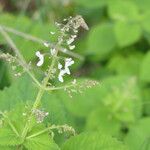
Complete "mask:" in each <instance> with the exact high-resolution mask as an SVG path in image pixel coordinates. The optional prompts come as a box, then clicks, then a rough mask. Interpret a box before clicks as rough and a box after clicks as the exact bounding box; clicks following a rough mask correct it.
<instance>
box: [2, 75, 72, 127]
mask: <svg viewBox="0 0 150 150" xmlns="http://www.w3.org/2000/svg"><path fill="white" fill-rule="evenodd" d="M37 93H38V89H37V88H36V87H35V85H34V84H33V83H32V80H31V79H30V77H28V76H27V75H24V76H22V77H20V78H19V79H16V80H15V82H14V83H12V85H11V86H10V87H8V88H5V89H4V90H3V91H0V110H2V111H4V110H11V109H14V108H15V106H16V107H18V106H19V104H26V103H29V104H30V103H31V102H33V101H34V100H35V98H36V94H37ZM41 105H42V107H44V108H45V110H46V111H47V112H49V116H48V119H47V121H48V122H51V123H53V124H64V123H68V124H71V125H72V123H73V119H72V117H71V115H70V114H69V113H68V111H67V109H66V107H65V105H64V104H63V103H62V101H61V99H59V98H58V97H57V96H56V93H55V92H52V93H45V95H43V97H42V104H41ZM18 108H19V107H18ZM18 108H16V110H18V111H19V109H18ZM20 108H22V107H20ZM21 111H23V109H22V110H21ZM22 113H23V112H22ZM22 113H20V114H22ZM15 114H18V113H14V115H15ZM20 117H21V116H20ZM15 119H16V118H15ZM15 119H14V120H15ZM19 128H21V126H20V127H19Z"/></svg>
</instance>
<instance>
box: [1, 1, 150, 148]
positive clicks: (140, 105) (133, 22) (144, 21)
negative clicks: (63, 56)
mask: <svg viewBox="0 0 150 150" xmlns="http://www.w3.org/2000/svg"><path fill="white" fill-rule="evenodd" d="M75 15H82V16H83V18H84V19H85V21H86V22H87V24H88V25H89V28H90V30H89V31H88V32H87V31H84V30H83V29H81V30H80V32H79V37H78V39H77V41H76V49H75V50H74V52H76V53H78V54H80V55H81V56H83V58H84V60H80V59H75V62H76V63H75V65H74V66H73V71H72V72H73V77H75V78H83V79H85V78H89V79H95V80H98V81H99V82H100V86H96V87H94V88H91V89H88V90H86V91H85V92H84V93H82V94H75V95H73V98H72V99H71V98H70V97H69V96H68V95H67V94H65V93H64V92H55V93H52V94H49V93H48V94H47V95H45V97H44V98H43V99H44V100H43V107H44V108H46V110H48V111H49V112H50V117H49V118H48V120H49V121H51V122H52V123H55V124H63V123H67V124H69V125H72V126H73V127H74V128H75V129H76V130H77V132H78V133H80V132H82V131H87V130H88V131H89V130H90V131H93V130H94V131H103V132H106V133H108V134H110V135H113V136H115V137H117V138H118V139H121V140H123V141H124V142H125V143H127V145H129V147H130V148H131V150H140V147H141V145H142V144H143V143H147V142H148V143H150V140H148V139H149V136H150V51H149V49H150V0H0V26H1V25H2V26H3V27H6V28H7V29H15V30H18V31H21V32H24V33H27V34H30V35H32V36H35V37H37V38H40V39H43V40H46V41H50V42H51V41H54V39H55V37H51V36H50V31H54V30H55V24H54V23H55V21H58V22H61V21H62V20H63V19H64V18H66V17H69V16H75ZM9 35H10V37H11V38H12V40H13V41H14V43H15V44H16V46H17V47H18V48H19V49H20V51H21V53H22V54H23V56H24V57H25V58H26V60H27V61H32V62H33V63H35V62H36V58H35V51H37V50H44V47H43V45H41V44H39V43H35V42H32V41H29V40H26V39H24V38H21V37H20V36H17V35H15V34H13V33H12V32H9ZM0 50H1V51H3V52H10V53H11V48H9V46H8V44H7V42H6V40H5V39H4V38H3V37H2V36H1V34H0ZM0 88H1V91H0V109H2V110H5V109H11V108H13V107H14V105H16V104H18V103H20V102H25V101H30V100H31V101H32V100H33V97H34V96H35V95H36V90H35V89H34V88H32V86H31V81H30V79H29V78H28V77H26V76H23V77H21V78H19V79H17V80H16V79H15V78H14V77H13V76H12V72H11V69H10V67H9V65H7V64H6V63H5V62H4V61H0ZM18 89H19V90H18ZM24 89H26V92H24ZM31 90H33V92H32V93H31ZM135 137H136V138H135ZM56 140H57V141H58V143H62V139H61V138H60V137H58V138H57V137H56ZM145 150H146V149H145ZM147 150H150V147H149V149H147Z"/></svg>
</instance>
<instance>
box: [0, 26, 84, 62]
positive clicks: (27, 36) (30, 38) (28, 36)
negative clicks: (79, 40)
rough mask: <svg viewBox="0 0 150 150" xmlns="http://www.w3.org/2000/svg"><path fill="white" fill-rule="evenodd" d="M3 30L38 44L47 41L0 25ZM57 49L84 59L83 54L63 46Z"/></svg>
mask: <svg viewBox="0 0 150 150" xmlns="http://www.w3.org/2000/svg"><path fill="white" fill-rule="evenodd" d="M0 26H1V27H2V28H3V29H4V30H5V31H7V32H11V33H13V34H15V35H17V36H20V37H22V38H25V39H27V40H30V41H33V42H36V43H40V44H44V43H45V42H47V41H45V40H43V39H40V38H37V37H34V36H32V35H30V34H27V33H24V32H20V31H18V30H16V29H13V28H10V27H7V26H3V25H0ZM50 46H52V47H53V46H54V45H53V44H52V43H50ZM59 51H61V52H62V53H65V54H67V55H70V56H72V57H74V58H77V59H80V60H82V61H83V60H84V57H83V56H81V55H79V54H77V53H74V52H72V51H69V50H67V49H65V50H64V48H62V47H59Z"/></svg>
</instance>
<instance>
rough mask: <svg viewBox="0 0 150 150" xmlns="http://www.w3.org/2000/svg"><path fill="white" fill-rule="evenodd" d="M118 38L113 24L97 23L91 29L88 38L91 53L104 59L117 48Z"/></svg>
mask: <svg viewBox="0 0 150 150" xmlns="http://www.w3.org/2000/svg"><path fill="white" fill-rule="evenodd" d="M115 46H116V39H115V35H114V32H113V25H112V24H107V23H106V24H102V25H97V26H96V27H93V29H91V32H90V33H89V38H88V51H87V53H89V54H94V56H95V57H96V58H97V59H98V60H99V59H104V58H105V57H106V56H108V54H109V53H110V52H111V51H112V50H113V49H114V48H115Z"/></svg>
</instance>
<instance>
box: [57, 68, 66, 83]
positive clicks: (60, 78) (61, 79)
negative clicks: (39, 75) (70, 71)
mask: <svg viewBox="0 0 150 150" xmlns="http://www.w3.org/2000/svg"><path fill="white" fill-rule="evenodd" d="M65 73H66V71H65V70H64V69H63V70H60V73H59V75H58V80H59V81H60V82H64V79H63V76H64V75H65Z"/></svg>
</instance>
